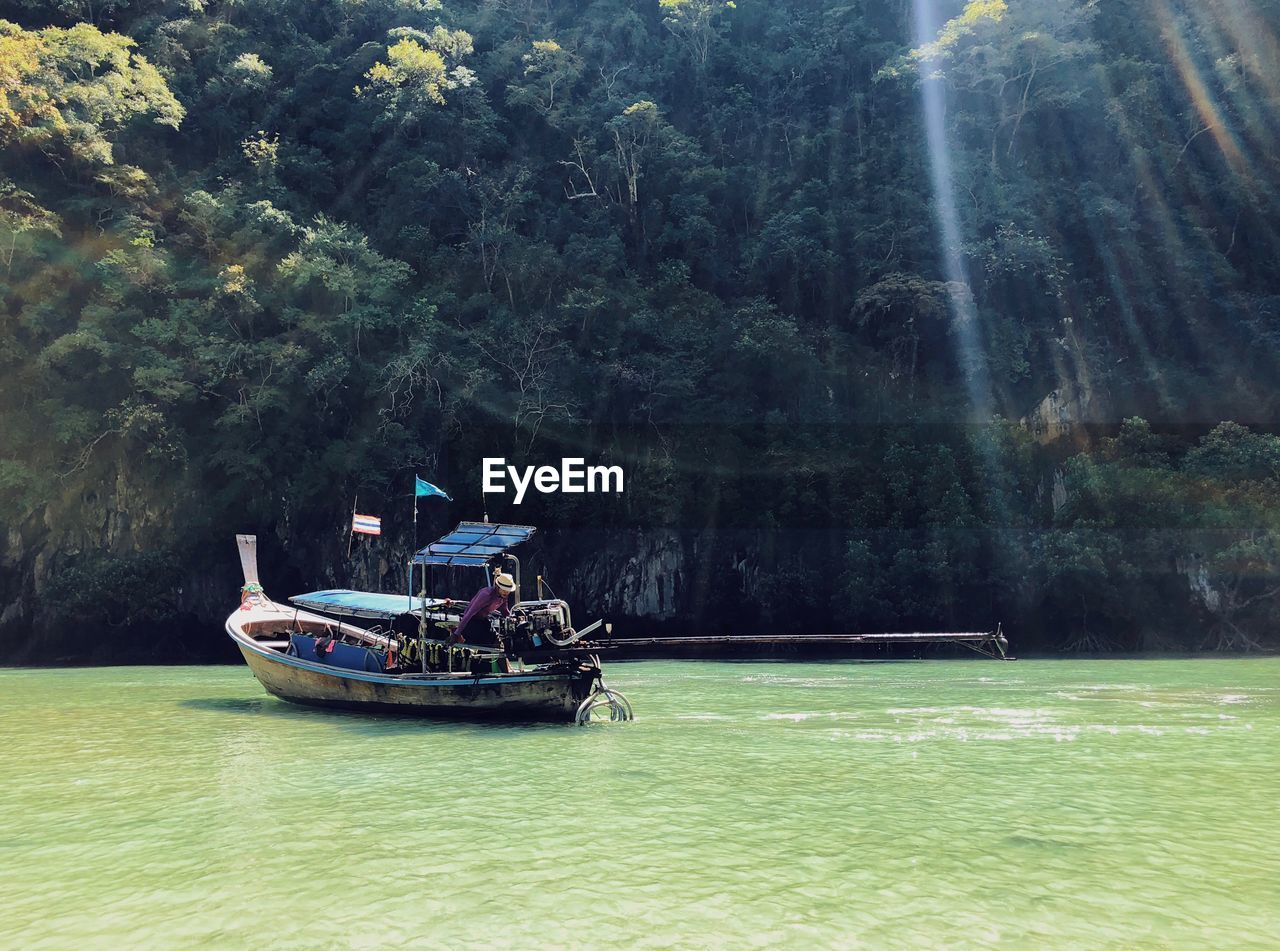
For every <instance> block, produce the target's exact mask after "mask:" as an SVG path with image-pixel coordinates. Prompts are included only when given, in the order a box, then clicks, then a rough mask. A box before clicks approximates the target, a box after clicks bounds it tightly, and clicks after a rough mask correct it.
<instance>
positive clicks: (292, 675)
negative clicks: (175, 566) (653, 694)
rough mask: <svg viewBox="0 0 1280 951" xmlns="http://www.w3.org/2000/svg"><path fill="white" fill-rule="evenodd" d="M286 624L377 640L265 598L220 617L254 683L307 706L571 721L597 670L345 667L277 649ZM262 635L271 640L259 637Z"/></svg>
mask: <svg viewBox="0 0 1280 951" xmlns="http://www.w3.org/2000/svg"><path fill="white" fill-rule="evenodd" d="M288 630H297V631H302V632H305V633H311V634H316V633H320V632H322V631H326V630H327V631H332V632H337V631H341V632H343V633H345V634H348V635H355V636H357V637H361V638H364V639H367V640H368V641H369V642H370V643H371V645H372V646H376V644H377V642H378V641H379V640H382V639H383V638H381V637H380V636H378V635H373V634H371V633H369V632H367V631H363V630H361V629H360V628H357V627H355V626H353V625H350V624H346V623H345V622H336V621H332V620H330V619H328V618H324V617H321V616H319V615H312V614H309V613H307V612H304V611H289V610H285V609H282V608H281V607H280V606H279V605H276V604H273V603H272V602H270V601H264V602H263V603H261V604H259V605H254V606H250V607H249V608H248V609H247V610H245V609H242V610H239V611H235V612H233V613H232V615H231V616H230V617H229V618H227V634H228V635H230V637H231V639H232V640H233V641H235V642H236V646H237V647H238V648H239V649H240V653H241V655H242V656H243V657H244V659H245V663H246V664H248V666H249V669H250V670H251V671H253V675H254V676H255V677H256V678H258V682H259V683H260V684H262V686H263V687H264V688H266V690H267V691H268V692H269V693H271V694H273V695H275V696H277V697H279V698H281V699H282V700H288V701H291V702H293V703H303V704H308V705H311V706H323V707H342V708H346V709H350V710H369V711H377V712H390V713H397V714H403V715H411V716H423V717H445V718H450V719H467V720H508V721H553V722H564V723H572V722H573V721H574V718H575V717H576V715H577V712H578V707H579V706H580V705H581V704H582V701H583V700H585V699H586V698H587V697H588V696H589V695H590V694H591V693H592V690H593V688H594V685H595V682H596V680H597V679H598V677H599V670H598V669H597V668H595V667H591V666H577V667H571V668H568V669H564V668H560V669H556V670H552V671H547V670H531V671H529V672H527V673H523V674H520V673H510V674H493V675H485V676H481V677H476V676H473V675H471V674H461V673H459V674H387V673H380V672H373V671H363V670H349V669H346V668H342V667H333V666H329V665H327V664H318V663H316V662H314V661H311V660H306V659H304V658H301V657H295V656H292V655H289V654H286V653H283V652H282V650H280V648H281V647H283V646H284V644H285V643H286V642H287V638H288V634H287V633H286V632H287V631H288ZM264 637H266V638H275V640H274V641H271V640H268V641H264V640H262V638H264ZM280 637H283V638H284V640H279V638H280ZM269 645H271V646H269Z"/></svg>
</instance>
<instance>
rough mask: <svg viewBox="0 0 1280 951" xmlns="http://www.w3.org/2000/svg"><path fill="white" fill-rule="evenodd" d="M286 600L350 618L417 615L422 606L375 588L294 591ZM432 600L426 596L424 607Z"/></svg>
mask: <svg viewBox="0 0 1280 951" xmlns="http://www.w3.org/2000/svg"><path fill="white" fill-rule="evenodd" d="M289 600H290V601H292V602H293V603H294V604H296V605H297V606H298V607H300V608H306V609H308V610H310V611H324V612H326V613H328V614H348V615H352V616H354V617H380V618H393V617H396V616H397V615H400V614H418V613H420V612H421V609H422V601H421V600H420V599H418V598H412V599H411V598H410V597H409V596H408V595H407V594H379V593H377V592H376V591H349V590H347V589H345V588H338V589H335V590H332V591H312V592H311V593H310V594H296V595H294V596H293V597H292V598H290V599H289ZM435 603H436V599H435V598H427V606H428V607H430V606H432V605H433V604H435Z"/></svg>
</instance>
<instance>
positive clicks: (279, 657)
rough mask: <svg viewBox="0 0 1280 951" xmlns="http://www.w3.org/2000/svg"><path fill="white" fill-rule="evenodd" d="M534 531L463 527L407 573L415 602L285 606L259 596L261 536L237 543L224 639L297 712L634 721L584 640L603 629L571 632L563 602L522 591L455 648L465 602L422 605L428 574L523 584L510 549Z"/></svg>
mask: <svg viewBox="0 0 1280 951" xmlns="http://www.w3.org/2000/svg"><path fill="white" fill-rule="evenodd" d="M533 532H534V529H533V528H532V527H530V526H520V525H491V524H489V523H483V522H463V523H461V524H460V525H459V526H458V527H457V528H456V529H454V531H452V532H450V533H449V534H448V535H446V536H444V537H443V538H441V539H439V540H438V541H436V542H433V543H431V544H430V545H428V546H427V547H426V548H424V549H422V550H421V551H419V552H417V553H416V554H415V556H414V560H413V565H416V566H422V567H423V569H424V570H423V575H424V581H423V587H422V591H421V592H420V594H418V595H417V596H413V595H410V594H407V593H406V594H384V593H377V592H368V591H350V590H332V591H316V592H311V593H309V594H303V595H297V596H294V597H292V598H290V599H289V601H290V602H291V603H290V604H281V603H278V602H276V601H274V600H272V599H271V598H270V597H269V596H268V595H267V593H266V591H265V590H263V587H262V583H261V581H260V580H259V576H258V555H257V537H256V536H254V535H237V536H236V542H237V545H238V546H239V549H240V562H241V567H242V569H243V572H244V586H243V588H242V589H241V596H240V605H239V607H238V608H237V609H236V610H234V611H232V612H231V615H230V616H229V617H228V618H227V624H226V628H227V634H228V635H230V637H231V639H232V640H233V641H235V643H236V646H237V647H238V648H239V649H240V653H241V655H243V657H244V659H245V662H246V663H247V664H248V665H249V669H250V670H251V671H252V672H253V675H254V676H255V677H256V678H257V679H258V682H259V683H261V684H262V686H263V687H264V688H266V690H267V691H268V692H269V693H271V694H273V695H275V696H277V697H280V698H281V699H283V700H288V701H291V702H294V703H301V704H308V705H313V706H325V707H341V708H347V709H354V710H366V711H377V712H391V713H398V714H411V715H417V716H428V717H447V718H453V719H480V720H507V721H561V722H577V723H587V722H591V721H594V720H630V719H632V710H631V705H630V703H629V702H628V701H627V699H626V697H624V696H623V695H622V694H620V693H618V692H617V691H616V690H611V689H610V688H608V687H606V686H605V684H604V678H603V674H602V672H601V669H600V661H599V657H598V655H597V653H596V652H595V651H594V650H593V649H592V644H591V642H589V641H587V640H586V636H587V635H589V634H590V633H592V632H593V631H594V630H595V629H597V628H598V627H600V625H601V623H602V622H600V621H597V622H595V623H594V624H591V625H589V626H587V627H585V628H583V629H582V630H580V631H579V630H575V629H574V628H573V625H572V615H571V613H570V611H569V606H568V605H567V604H565V603H564V602H563V601H560V600H558V599H549V600H541V599H539V600H536V601H520V600H519V587H518V585H517V588H516V593H515V601H516V603H515V605H514V606H513V608H512V610H511V614H510V616H509V617H503V618H501V619H495V621H496V623H495V624H494V626H493V627H491V628H489V631H488V633H489V634H490V635H491V639H492V640H493V641H494V643H492V644H485V643H476V644H471V643H466V644H463V643H454V640H455V639H454V638H452V637H451V635H452V634H453V632H454V630H455V629H456V628H457V624H458V620H459V617H460V616H461V614H462V611H463V609H464V608H465V606H466V603H465V602H462V601H454V600H452V599H450V598H448V597H439V596H430V597H429V596H428V594H427V591H426V581H425V575H426V574H427V571H428V570H429V569H431V568H433V567H434V568H444V569H448V570H451V569H456V568H464V569H479V571H476V572H474V574H475V575H476V577H477V578H480V577H483V578H484V579H485V580H486V581H487V580H488V579H489V578H490V577H491V574H492V572H493V571H494V570H495V569H497V568H502V569H504V570H511V569H513V568H514V571H515V573H516V577H517V579H518V577H519V560H518V559H516V558H515V556H514V555H512V554H511V553H510V549H511V548H512V547H514V546H515V545H517V544H519V543H520V542H522V541H525V540H526V539H528V538H529V537H530V536H531V535H532V534H533ZM481 572H483V574H481ZM446 573H448V572H447V571H446ZM410 579H411V584H412V568H411V569H410ZM410 591H412V587H411V588H410ZM353 618H354V619H358V620H359V622H360V623H355V622H354V621H353V620H351V619H353ZM482 620H483V619H482ZM472 623H473V624H474V623H476V622H472ZM489 623H492V622H485V624H486V625H488V624H489ZM467 630H468V631H469V632H470V631H471V627H468V629H467ZM481 640H483V638H481Z"/></svg>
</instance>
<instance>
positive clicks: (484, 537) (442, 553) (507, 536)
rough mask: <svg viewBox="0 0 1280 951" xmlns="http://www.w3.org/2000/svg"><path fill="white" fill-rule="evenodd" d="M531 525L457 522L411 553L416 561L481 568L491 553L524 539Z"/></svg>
mask: <svg viewBox="0 0 1280 951" xmlns="http://www.w3.org/2000/svg"><path fill="white" fill-rule="evenodd" d="M536 531H537V529H536V528H534V527H533V526H532V525H491V524H489V523H488V522H459V523H458V527H457V528H455V529H454V530H453V531H451V532H450V533H449V534H448V535H445V536H444V537H443V538H441V539H439V540H437V541H434V542H432V543H431V544H430V545H428V546H427V547H426V548H424V549H422V551H420V552H418V553H417V554H416V555H414V556H413V561H414V564H418V565H468V566H472V567H477V568H483V567H484V566H485V565H487V564H488V563H489V559H490V558H492V557H493V556H494V555H500V554H502V553H503V552H504V551H508V550H509V549H512V548H515V547H516V546H517V545H519V544H520V543H521V542H524V541H528V540H529V538H530V537H532V535H533V533H534V532H536Z"/></svg>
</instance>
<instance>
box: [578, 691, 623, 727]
mask: <svg viewBox="0 0 1280 951" xmlns="http://www.w3.org/2000/svg"><path fill="white" fill-rule="evenodd" d="M635 718H636V715H635V714H634V713H633V712H632V710H631V701H630V700H628V699H627V698H626V697H624V696H623V695H622V694H620V693H618V691H616V690H610V689H609V688H608V687H606V686H605V685H604V683H603V682H601V684H600V686H599V687H597V688H596V691H595V693H593V694H591V696H589V697H587V699H586V700H583V701H582V703H581V704H579V706H578V714H577V716H576V717H575V722H576V723H577V724H578V726H584V725H585V724H588V723H605V722H609V723H624V722H626V721H627V720H634V719H635Z"/></svg>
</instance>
